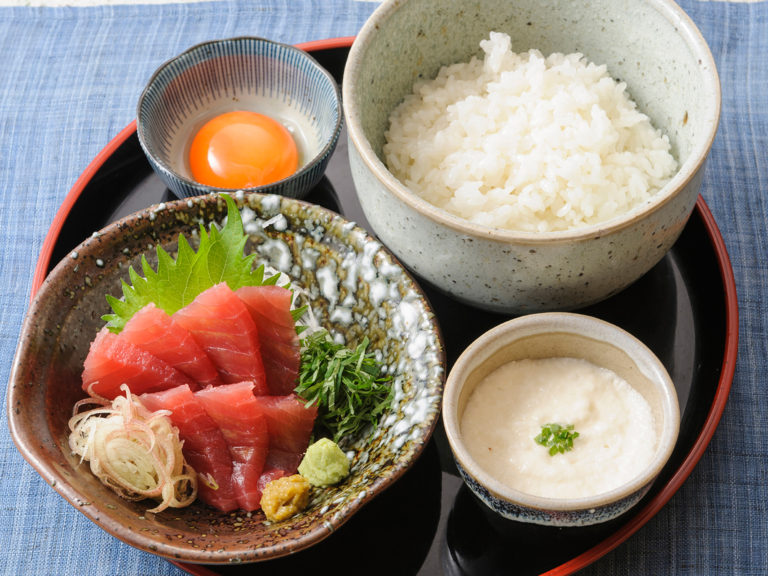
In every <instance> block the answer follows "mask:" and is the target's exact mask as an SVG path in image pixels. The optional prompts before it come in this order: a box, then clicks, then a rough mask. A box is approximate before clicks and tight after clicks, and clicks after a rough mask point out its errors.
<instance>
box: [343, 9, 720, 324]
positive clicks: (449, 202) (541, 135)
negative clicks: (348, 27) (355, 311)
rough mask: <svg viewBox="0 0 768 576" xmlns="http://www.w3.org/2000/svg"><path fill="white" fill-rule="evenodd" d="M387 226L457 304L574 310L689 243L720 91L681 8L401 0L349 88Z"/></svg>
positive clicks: (372, 30)
mask: <svg viewBox="0 0 768 576" xmlns="http://www.w3.org/2000/svg"><path fill="white" fill-rule="evenodd" d="M342 93H343V94H342V95H343V99H342V100H343V107H344V114H345V121H346V127H347V133H348V136H349V151H350V163H351V169H352V176H353V179H354V182H355V187H356V189H357V194H358V196H359V199H360V203H361V205H362V208H363V211H364V213H365V215H366V218H367V219H368V221H369V223H370V225H371V227H372V229H373V230H374V232H375V233H376V234H377V235H378V237H379V238H381V240H382V241H383V242H384V243H385V244H386V245H387V246H388V247H389V248H390V249H391V250H392V251H393V252H394V253H395V254H396V256H397V257H398V258H399V259H400V261H402V262H403V263H404V264H405V265H406V266H407V267H408V268H410V269H411V270H412V271H413V272H415V273H416V274H417V275H418V276H419V277H420V278H421V279H423V280H425V281H427V282H428V283H430V284H432V285H433V286H435V287H437V288H438V289H440V290H441V291H443V292H445V293H447V294H449V295H451V296H452V297H454V298H455V299H457V300H459V301H461V302H464V303H468V304H470V305H474V306H478V307H482V308H485V309H489V310H493V311H497V312H502V313H512V314H523V313H531V312H543V311H553V310H575V309H578V308H581V307H584V306H588V305H591V304H593V303H596V302H598V301H601V300H603V299H605V298H607V297H609V296H611V295H613V294H615V293H617V292H619V291H621V290H622V289H624V288H625V287H627V286H628V285H629V284H631V283H632V282H634V281H635V280H637V279H638V278H640V277H641V276H642V275H643V274H644V273H645V272H647V271H648V270H649V269H650V268H652V267H653V266H654V265H655V264H656V263H657V262H658V261H659V260H660V259H661V258H662V257H663V256H664V254H665V253H666V252H667V251H668V250H669V248H670V247H671V246H672V245H673V244H674V243H675V241H676V239H677V238H678V236H679V235H680V233H681V232H682V230H683V228H684V226H685V224H686V222H687V220H688V217H689V215H690V214H691V212H692V210H693V208H694V205H695V202H696V198H697V197H698V194H699V188H700V185H701V180H702V175H703V172H704V171H703V167H704V164H705V160H706V158H707V155H708V153H709V150H710V147H711V145H712V141H713V139H714V136H715V132H716V130H717V126H718V122H719V113H720V84H719V79H718V74H717V71H716V68H715V63H714V60H713V58H712V55H711V53H710V51H709V48H708V47H707V44H706V42H705V40H704V38H703V37H702V36H701V34H700V32H699V31H698V30H697V28H696V26H695V25H694V23H693V22H692V21H691V20H690V18H689V17H688V16H687V15H686V14H685V12H684V11H683V10H682V9H681V8H680V7H679V6H677V5H676V4H675V3H674V2H673V1H672V0H639V1H637V2H632V3H631V5H627V4H625V3H616V2H612V1H611V0H599V1H597V2H593V1H587V0H573V1H569V2H556V1H554V0H546V1H543V2H542V1H539V0H518V1H515V2H506V1H499V0H476V1H473V2H469V3H467V2H453V3H445V2H440V1H439V0H397V1H394V0H390V1H385V2H383V3H382V4H381V6H380V7H379V8H378V9H377V10H376V12H374V14H373V15H372V16H371V18H370V19H369V20H368V22H367V23H366V25H365V26H364V27H363V28H362V29H361V31H360V33H359V34H358V36H357V37H356V39H355V42H354V44H353V46H352V48H351V50H350V54H349V58H348V60H347V65H346V68H345V72H344V81H343V86H342Z"/></svg>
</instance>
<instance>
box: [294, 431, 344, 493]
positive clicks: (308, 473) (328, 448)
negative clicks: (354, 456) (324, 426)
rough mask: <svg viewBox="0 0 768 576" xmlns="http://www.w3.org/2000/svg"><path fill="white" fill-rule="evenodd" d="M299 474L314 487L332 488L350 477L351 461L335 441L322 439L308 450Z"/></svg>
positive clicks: (300, 465)
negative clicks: (331, 486)
mask: <svg viewBox="0 0 768 576" xmlns="http://www.w3.org/2000/svg"><path fill="white" fill-rule="evenodd" d="M299 474H301V475H302V476H304V478H306V479H307V480H309V483H310V484H312V485H313V486H330V485H332V484H336V483H337V482H340V481H341V480H343V479H344V478H346V477H347V476H349V460H347V456H346V455H345V454H344V452H342V450H341V448H339V446H338V445H337V444H336V443H335V442H334V441H333V440H330V439H329V438H321V439H320V440H318V441H317V442H315V443H314V444H312V445H311V446H310V447H309V448H307V453H306V454H305V455H304V459H303V460H302V461H301V464H299Z"/></svg>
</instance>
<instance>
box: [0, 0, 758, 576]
mask: <svg viewBox="0 0 768 576" xmlns="http://www.w3.org/2000/svg"><path fill="white" fill-rule="evenodd" d="M681 5H682V7H683V8H684V9H685V10H686V11H687V12H688V14H689V15H690V16H691V17H692V18H693V20H694V21H695V22H696V23H697V25H698V26H699V27H700V29H701V30H702V32H703V33H704V35H705V37H706V39H707V40H708V42H709V44H710V47H711V49H712V53H713V55H714V57H715V60H716V62H717V66H718V69H719V72H720V76H721V83H722V88H723V108H722V118H721V124H720V129H719V132H718V135H717V138H716V141H715V145H714V148H713V150H712V153H711V156H710V160H709V163H708V165H707V169H706V174H705V177H704V184H703V189H702V194H703V195H704V197H705V199H706V201H707V203H708V204H709V206H710V208H711V209H712V211H713V213H714V215H715V218H716V220H717V222H718V225H719V227H720V230H721V232H722V234H723V236H724V238H725V241H726V244H727V247H728V250H729V253H730V256H731V259H732V265H733V269H734V272H735V276H736V281H737V286H738V291H739V306H740V325H741V334H740V346H739V361H738V365H737V370H736V376H735V380H734V382H733V388H732V391H731V396H730V400H729V403H728V406H727V408H726V410H725V413H724V416H723V419H722V421H721V423H720V426H719V428H718V430H717V432H716V433H715V436H714V439H713V441H712V443H711V445H710V447H709V448H708V450H707V452H706V453H705V455H704V457H703V458H702V460H701V462H700V463H699V465H698V466H697V468H696V469H695V470H694V472H693V474H692V475H691V477H690V478H689V479H688V481H687V482H686V483H685V484H684V486H683V487H682V489H681V490H680V491H679V492H678V493H677V495H676V496H675V497H674V498H673V499H672V500H671V501H670V503H669V504H668V505H667V506H666V507H665V508H664V510H663V511H662V512H661V513H659V514H658V515H657V516H656V517H655V518H653V519H652V520H651V521H650V522H649V523H648V524H647V525H646V526H645V527H643V528H642V529H641V530H640V531H639V532H638V533H637V534H636V535H634V536H633V537H632V538H631V539H630V540H629V541H628V542H627V543H625V544H623V545H622V546H620V547H619V548H618V549H617V550H615V551H614V552H612V553H610V554H608V555H607V556H606V557H604V558H603V559H601V560H600V561H599V562H597V563H596V564H595V565H593V566H592V567H590V568H589V569H588V570H586V571H585V573H587V574H599V575H621V574H653V575H665V574H682V575H696V576H702V575H703V576H707V575H714V574H717V575H722V574H738V575H763V574H766V573H768V522H767V520H768V514H766V512H767V510H766V508H767V507H768V504H766V503H767V502H768V472H767V471H766V470H767V469H768V442H766V429H767V428H768V394H766V387H767V386H768V350H767V348H768V346H767V345H766V343H767V342H768V340H767V339H766V335H767V334H768V310H766V307H767V305H768V298H766V296H768V262H767V261H766V254H768V235H767V234H766V221H767V220H768V190H767V189H766V186H767V185H768V151H767V149H766V145H767V144H768V3H765V2H760V3H753V4H735V3H727V2H699V1H697V0H682V1H681ZM375 6H376V4H375V3H368V2H355V1H351V0H315V1H312V0H294V1H292V2H284V1H283V2H280V1H278V0H267V1H260V2H253V1H250V2H249V1H240V2H236V1H221V2H206V3H201V4H198V3H193V4H171V5H143V6H142V5H128V6H112V7H110V6H100V7H62V8H34V7H22V8H8V7H5V8H0V382H7V381H8V378H9V374H10V366H11V363H12V360H13V356H14V352H15V348H16V343H17V339H18V335H19V330H20V327H21V323H22V320H23V316H24V313H25V311H26V308H27V304H28V300H29V292H30V286H31V282H32V273H33V270H34V264H35V261H36V259H37V256H38V253H39V251H40V248H41V245H42V242H43V239H44V238H45V235H46V233H47V231H48V227H49V226H50V223H51V220H52V219H53V216H54V214H55V213H56V211H57V209H58V208H59V206H60V205H61V203H62V201H63V200H64V198H65V196H66V195H67V192H68V191H69V189H70V188H71V186H72V185H73V183H74V182H75V180H76V179H77V177H78V176H79V175H80V173H81V172H82V171H83V170H84V169H85V167H86V166H87V165H88V163H89V162H90V161H91V159H92V158H93V157H94V156H95V155H96V154H97V153H98V152H99V151H100V150H101V149H102V148H103V147H104V146H105V145H106V144H107V143H108V142H109V141H110V140H111V139H112V138H113V137H114V136H115V135H116V134H117V133H118V132H119V131H120V130H121V129H122V128H124V127H125V126H126V125H127V124H128V123H129V122H130V121H131V120H132V119H133V118H134V117H135V106H136V101H137V99H138V96H139V93H140V91H141V89H142V87H143V86H144V84H145V82H146V81H147V79H148V78H149V76H150V74H151V73H152V72H153V71H154V70H155V68H156V67H157V66H158V65H159V64H160V63H162V62H163V61H165V60H166V59H168V58H170V57H172V56H174V55H175V54H177V53H179V52H181V51H182V50H184V49H186V48H187V47H189V46H191V45H192V44H195V43H197V42H200V41H203V40H208V39H213V38H220V37H227V36H234V35H239V34H247V35H261V36H266V37H270V38H273V39H276V40H280V41H283V42H289V43H296V42H302V41H308V40H317V39H325V38H333V37H339V36H350V35H354V34H355V33H356V32H357V31H358V30H359V28H360V26H361V25H362V24H363V22H364V21H365V19H366V18H367V17H368V15H369V14H370V13H371V12H372V11H373V9H374V8H375ZM5 404H6V402H5V397H4V396H3V399H2V410H3V414H4V413H5V410H6V405H5ZM254 573H258V571H257V570H254ZM0 574H8V575H18V574H43V575H48V574H89V575H93V576H100V575H113V574H114V575H117V574H136V575H153V576H154V575H164V574H167V575H171V574H173V575H176V574H182V572H181V571H180V570H178V569H176V568H175V567H174V566H172V565H171V564H170V563H168V562H166V561H165V560H163V559H161V558H157V557H155V556H152V555H150V554H146V553H143V552H139V551H138V550H135V549H133V548H131V547H129V546H127V545H125V544H123V543H121V542H119V541H118V540H116V539H114V538H113V537H111V536H109V535H108V534H106V533H105V532H103V531H102V530H100V529H99V528H97V527H96V526H95V525H94V524H92V523H91V522H90V521H89V520H87V519H86V518H85V517H84V516H83V515H82V514H79V513H78V512H77V511H76V510H74V509H73V508H72V507H71V506H70V505H69V504H67V503H66V502H65V501H64V500H63V499H62V498H61V497H59V496H58V495H57V494H56V493H55V492H54V491H53V490H52V489H51V488H50V487H49V486H47V485H46V484H45V483H44V482H43V481H42V480H41V478H40V477H39V476H38V475H37V473H36V472H35V471H34V470H33V469H32V468H31V467H30V466H28V465H27V464H26V462H25V461H24V460H23V458H22V457H21V456H20V455H19V453H18V452H17V450H16V448H15V446H14V445H13V442H12V440H11V438H10V435H9V433H8V429H7V425H5V426H3V427H2V428H0Z"/></svg>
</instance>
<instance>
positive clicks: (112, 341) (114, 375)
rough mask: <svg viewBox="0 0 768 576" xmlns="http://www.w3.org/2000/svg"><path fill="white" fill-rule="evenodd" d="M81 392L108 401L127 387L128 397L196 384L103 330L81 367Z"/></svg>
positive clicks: (134, 346) (148, 354)
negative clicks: (121, 388)
mask: <svg viewBox="0 0 768 576" xmlns="http://www.w3.org/2000/svg"><path fill="white" fill-rule="evenodd" d="M82 377H83V390H85V391H86V392H87V393H88V394H90V395H91V396H102V397H104V398H107V399H109V400H112V399H114V398H115V397H117V396H119V395H121V394H122V391H121V390H120V385H121V384H127V385H128V387H129V388H130V389H131V393H132V394H136V395H139V394H143V393H144V392H157V391H159V390H166V389H168V388H174V387H176V386H181V385H183V384H187V385H188V386H191V387H193V388H197V385H196V384H195V382H194V381H193V380H191V379H190V378H189V377H188V376H187V375H185V374H184V373H183V372H180V371H179V370H176V368H174V367H173V366H171V365H169V364H168V363H167V362H163V361H162V360H160V359H159V358H158V357H157V356H155V355H153V354H150V353H149V352H147V351H146V350H143V349H141V348H139V347H138V346H136V345H134V344H132V343H131V342H129V341H128V340H126V339H125V338H122V336H121V335H120V334H114V333H112V332H110V331H109V330H108V329H107V328H106V327H104V328H102V329H101V331H99V333H98V334H97V335H96V338H95V339H94V340H93V342H91V347H90V349H89V351H88V355H87V356H86V358H85V362H84V364H83V376H82Z"/></svg>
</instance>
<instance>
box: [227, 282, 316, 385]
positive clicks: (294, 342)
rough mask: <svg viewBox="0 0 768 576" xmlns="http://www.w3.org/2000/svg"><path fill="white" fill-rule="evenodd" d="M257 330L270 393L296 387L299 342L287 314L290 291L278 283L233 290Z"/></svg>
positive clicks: (299, 350) (289, 305)
mask: <svg viewBox="0 0 768 576" xmlns="http://www.w3.org/2000/svg"><path fill="white" fill-rule="evenodd" d="M235 294H237V295H238V296H239V297H240V299H241V300H242V301H243V302H244V303H245V305H246V307H247V308H248V311H249V312H250V313H251V317H252V318H253V321H254V322H255V323H256V326H257V327H258V330H259V344H260V345H261V357H262V361H263V362H264V371H265V372H266V374H267V386H269V390H270V392H271V393H272V394H278V395H283V394H290V393H291V392H293V390H294V388H296V379H297V376H298V374H299V362H300V354H301V345H300V343H299V336H298V334H296V324H295V322H294V320H293V316H291V298H292V295H291V291H290V290H288V289H287V288H283V287H282V286H244V287H243V288H239V289H238V290H236V291H235Z"/></svg>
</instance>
